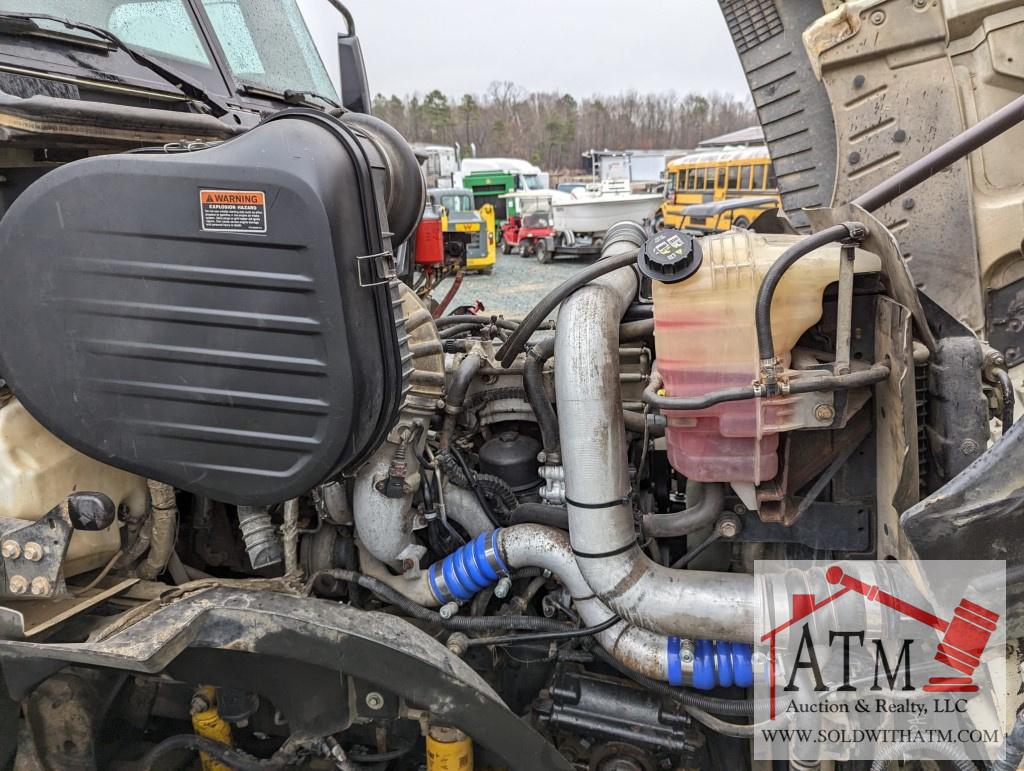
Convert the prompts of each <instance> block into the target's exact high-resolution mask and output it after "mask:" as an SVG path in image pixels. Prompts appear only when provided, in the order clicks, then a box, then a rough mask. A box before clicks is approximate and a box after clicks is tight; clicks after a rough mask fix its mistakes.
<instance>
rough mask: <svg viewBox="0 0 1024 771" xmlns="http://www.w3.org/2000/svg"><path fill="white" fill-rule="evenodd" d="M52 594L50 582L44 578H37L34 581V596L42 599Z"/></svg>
mask: <svg viewBox="0 0 1024 771" xmlns="http://www.w3.org/2000/svg"><path fill="white" fill-rule="evenodd" d="M49 593H50V580H49V579H48V578H46V577H44V576H36V577H35V578H33V579H32V594H34V595H35V596H36V597H41V596H43V595H44V594H49Z"/></svg>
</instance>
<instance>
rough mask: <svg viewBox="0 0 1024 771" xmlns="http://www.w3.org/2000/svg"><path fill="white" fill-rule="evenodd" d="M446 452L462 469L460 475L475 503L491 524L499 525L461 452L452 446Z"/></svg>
mask: <svg viewBox="0 0 1024 771" xmlns="http://www.w3.org/2000/svg"><path fill="white" fill-rule="evenodd" d="M448 452H450V453H451V455H452V457H453V458H455V461H456V463H458V464H459V470H461V471H462V476H463V478H464V479H465V480H466V484H467V485H468V487H469V489H470V490H472V491H473V495H475V496H476V500H477V503H479V504H480V508H482V509H483V510H484V514H486V515H487V519H489V520H490V521H491V524H492V525H494V526H495V527H499V526H500V524H501V523H499V522H498V518H497V517H496V516H494V509H492V508H491V504H490V501H488V500H487V496H485V495H484V492H483V490H481V489H480V485H479V484H477V481H476V474H474V473H473V472H472V471H470V470H469V465H468V464H467V463H466V459H465V458H463V457H462V453H460V452H459V451H458V450H456V449H455V448H454V447H452V448H450V449H449V450H448Z"/></svg>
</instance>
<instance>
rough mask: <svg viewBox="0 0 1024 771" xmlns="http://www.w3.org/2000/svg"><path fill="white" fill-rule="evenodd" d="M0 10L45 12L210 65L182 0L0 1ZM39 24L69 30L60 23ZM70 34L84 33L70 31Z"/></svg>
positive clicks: (174, 57) (165, 55)
mask: <svg viewBox="0 0 1024 771" xmlns="http://www.w3.org/2000/svg"><path fill="white" fill-rule="evenodd" d="M0 11H8V12H11V13H45V14H48V15H50V16H58V17H60V18H62V19H69V20H71V21H80V22H85V23H86V24H90V25H92V26H94V27H102V28H103V29H105V30H108V31H110V32H113V33H114V34H115V35H117V37H119V38H120V39H121V40H123V41H124V42H125V43H127V44H128V45H131V46H135V47H138V48H142V49H145V50H146V51H149V52H152V53H155V54H159V55H160V56H161V57H163V58H166V59H170V60H174V61H179V62H186V63H188V64H197V65H200V66H205V67H211V66H212V65H211V64H210V59H209V57H208V56H207V54H206V50H205V49H204V47H203V44H202V40H201V38H200V36H199V31H198V30H197V29H196V26H195V23H194V22H193V20H192V16H191V15H190V14H189V12H188V10H187V9H186V7H185V3H184V0H136V1H135V2H132V1H129V0H0ZM38 24H39V26H41V27H45V28H46V29H53V30H56V31H60V32H69V31H68V30H65V29H64V28H63V27H62V26H61V25H58V24H54V23H52V22H46V21H40V22H38ZM70 33H71V34H76V35H83V36H85V35H88V33H86V32H78V31H74V30H71V31H70Z"/></svg>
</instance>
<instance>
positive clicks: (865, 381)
mask: <svg viewBox="0 0 1024 771" xmlns="http://www.w3.org/2000/svg"><path fill="white" fill-rule="evenodd" d="M890 372H891V369H890V367H889V365H888V364H872V365H871V366H870V367H868V368H867V369H862V370H858V371H856V372H849V373H847V374H845V375H815V376H813V377H808V378H802V379H800V380H794V381H793V382H791V383H790V384H789V391H788V393H791V394H808V393H813V392H814V391H844V390H847V389H850V388H863V387H865V386H869V385H874V384H875V383H881V382H882V381H883V380H887V379H888V377H889V373H890Z"/></svg>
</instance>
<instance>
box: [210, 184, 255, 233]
mask: <svg viewBox="0 0 1024 771" xmlns="http://www.w3.org/2000/svg"><path fill="white" fill-rule="evenodd" d="M199 211H200V214H201V216H202V228H203V230H215V231H218V232H220V233H266V232H267V196H266V195H265V194H264V193H263V191H262V190H200V191H199Z"/></svg>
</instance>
